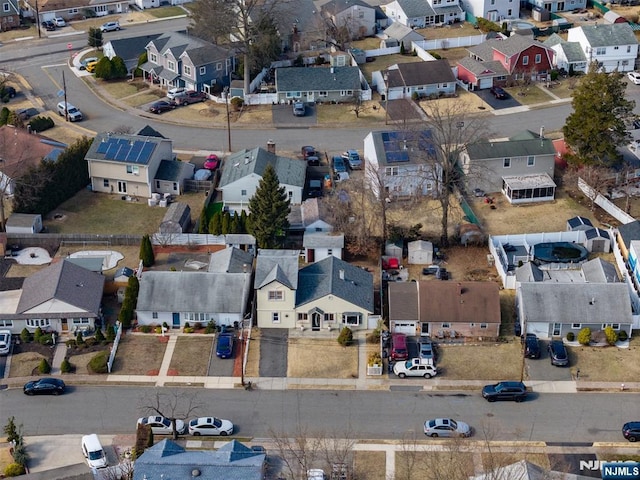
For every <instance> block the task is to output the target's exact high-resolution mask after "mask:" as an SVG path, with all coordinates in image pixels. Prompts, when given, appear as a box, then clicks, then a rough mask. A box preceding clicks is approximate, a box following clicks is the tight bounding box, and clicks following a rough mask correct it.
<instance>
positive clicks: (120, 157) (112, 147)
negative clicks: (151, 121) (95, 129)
mask: <svg viewBox="0 0 640 480" xmlns="http://www.w3.org/2000/svg"><path fill="white" fill-rule="evenodd" d="M162 142H170V144H171V140H168V139H165V138H158V137H142V136H139V135H129V134H116V133H108V132H107V133H98V134H97V135H96V137H95V139H94V140H93V143H91V147H89V150H88V151H87V154H86V155H85V158H86V159H87V160H93V161H106V162H116V163H129V164H135V165H148V164H149V162H150V161H151V159H152V158H153V156H154V153H155V152H156V151H157V149H158V146H159V145H160V144H161V143H162Z"/></svg>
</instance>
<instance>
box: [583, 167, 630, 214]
mask: <svg viewBox="0 0 640 480" xmlns="http://www.w3.org/2000/svg"><path fill="white" fill-rule="evenodd" d="M578 188H579V189H580V190H582V193H584V194H585V195H586V196H587V198H589V199H591V198H594V196H595V200H594V201H593V203H595V204H596V205H598V206H599V207H600V208H602V209H603V210H604V211H605V212H607V213H608V214H609V215H611V216H612V217H613V218H615V219H616V220H618V221H619V222H621V223H624V224H625V225H626V224H627V223H631V222H635V221H636V219H635V218H633V217H632V216H631V215H629V214H628V213H626V212H625V211H624V210H622V209H621V208H619V207H618V206H617V205H616V204H614V203H613V202H611V201H610V200H608V199H607V198H605V197H604V196H603V195H602V194H600V193H598V192H596V191H595V190H594V189H593V188H592V187H591V186H590V185H589V184H588V183H587V182H585V181H584V180H583V179H582V178H578Z"/></svg>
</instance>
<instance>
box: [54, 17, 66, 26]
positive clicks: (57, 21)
mask: <svg viewBox="0 0 640 480" xmlns="http://www.w3.org/2000/svg"><path fill="white" fill-rule="evenodd" d="M53 23H55V24H56V27H65V26H66V25H67V22H65V21H64V18H62V17H56V18H54V19H53Z"/></svg>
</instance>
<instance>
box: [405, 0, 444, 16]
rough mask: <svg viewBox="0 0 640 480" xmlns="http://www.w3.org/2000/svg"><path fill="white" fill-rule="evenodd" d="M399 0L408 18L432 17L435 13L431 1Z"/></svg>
mask: <svg viewBox="0 0 640 480" xmlns="http://www.w3.org/2000/svg"><path fill="white" fill-rule="evenodd" d="M397 2H398V5H400V8H402V11H403V12H404V13H405V15H406V16H407V17H408V18H415V17H430V16H433V15H435V12H434V11H433V8H431V5H429V2H427V1H425V0H397Z"/></svg>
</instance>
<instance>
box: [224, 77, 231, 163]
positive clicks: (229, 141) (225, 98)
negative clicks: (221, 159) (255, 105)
mask: <svg viewBox="0 0 640 480" xmlns="http://www.w3.org/2000/svg"><path fill="white" fill-rule="evenodd" d="M224 104H225V105H226V107H227V151H228V152H229V153H231V120H230V117H229V87H224Z"/></svg>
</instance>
